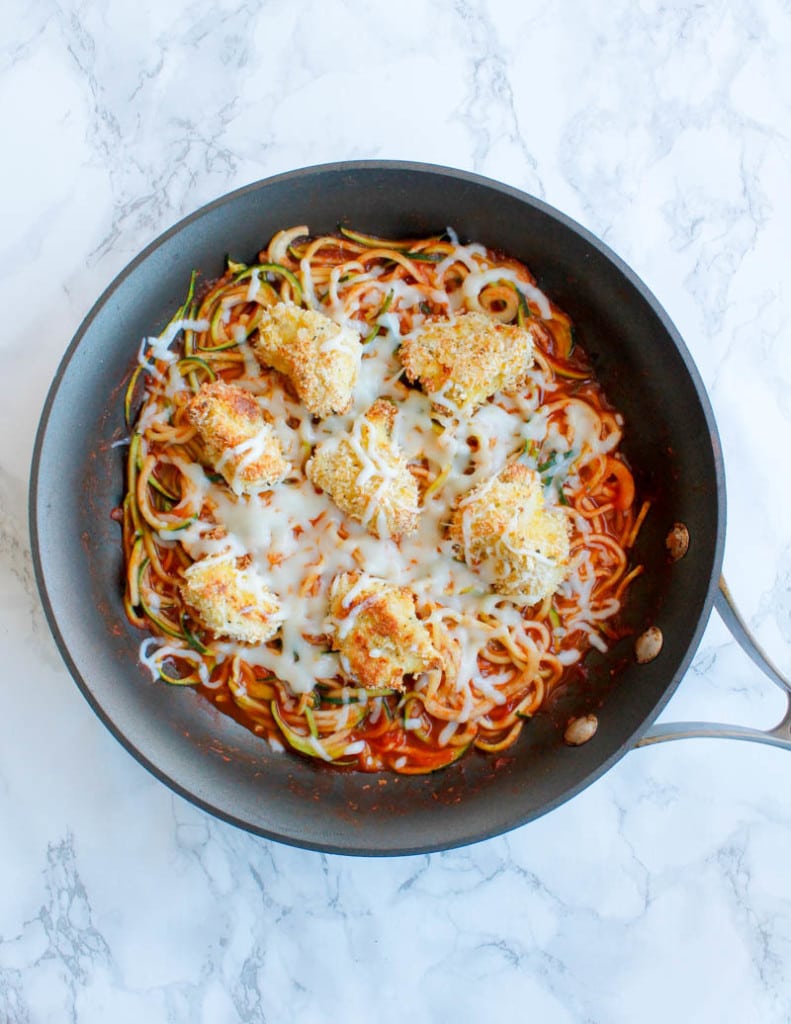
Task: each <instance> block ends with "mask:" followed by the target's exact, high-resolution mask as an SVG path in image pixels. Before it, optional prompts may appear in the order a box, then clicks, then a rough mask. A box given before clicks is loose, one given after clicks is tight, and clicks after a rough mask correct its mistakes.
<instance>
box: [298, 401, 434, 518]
mask: <svg viewBox="0 0 791 1024" xmlns="http://www.w3.org/2000/svg"><path fill="white" fill-rule="evenodd" d="M396 414H397V409H396V407H395V405H394V404H393V403H392V402H388V401H387V400H386V399H383V398H378V399H377V400H376V401H375V402H374V403H373V405H372V406H371V407H370V408H369V409H368V411H367V412H366V413H364V415H362V416H359V417H358V418H357V419H356V420H355V422H354V425H353V426H352V429H351V431H350V432H349V433H347V434H343V435H340V436H337V437H332V438H329V439H328V440H327V441H323V442H322V443H321V444H319V445H317V447H316V450H315V451H314V453H313V457H312V458H311V459H310V461H309V462H308V463H307V465H306V467H305V472H306V474H307V476H308V478H309V479H310V480H311V481H312V482H313V483H314V484H315V485H316V487H320V488H321V489H322V490H323V491H326V492H327V494H329V496H330V497H331V498H332V500H333V501H334V502H335V504H336V505H337V506H338V508H339V509H341V511H342V512H345V513H346V514H347V515H349V516H351V517H352V519H357V520H359V521H360V522H361V523H362V524H363V526H365V527H366V529H367V530H368V531H369V533H372V534H374V536H376V537H400V536H402V535H404V534H409V533H412V532H414V530H416V529H417V523H418V489H417V483H416V481H415V478H414V477H413V476H412V474H411V473H410V472H409V469H408V468H407V461H406V457H405V456H404V454H403V452H402V451H401V449H400V448H398V447H397V446H396V445H395V444H394V442H393V441H392V440H391V437H390V435H391V434H392V430H393V424H394V423H395V418H396Z"/></svg>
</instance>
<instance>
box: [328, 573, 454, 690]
mask: <svg viewBox="0 0 791 1024" xmlns="http://www.w3.org/2000/svg"><path fill="white" fill-rule="evenodd" d="M329 611H330V617H331V619H330V621H331V626H332V630H333V647H334V649H335V650H336V651H340V654H341V665H342V666H343V669H344V672H345V673H346V674H348V675H350V676H351V677H353V678H354V679H356V680H357V681H358V682H359V683H361V684H362V685H363V686H365V687H368V688H369V689H370V688H372V687H380V686H381V687H388V688H389V689H393V690H403V689H404V676H407V675H419V674H420V673H421V672H426V671H428V669H431V668H441V667H442V656H441V655H440V653H439V651H437V649H436V648H435V647H434V645H433V644H432V642H431V636H430V634H429V632H428V630H427V629H426V627H425V626H424V625H423V623H422V622H421V621H420V619H418V617H417V615H416V614H415V597H414V594H413V593H412V591H411V590H410V589H409V587H396V586H393V585H392V584H390V583H386V582H385V581H384V580H378V579H375V578H373V577H371V576H366V575H365V574H364V573H359V572H346V573H341V575H339V576H336V577H335V579H334V580H333V581H332V587H331V588H330V608H329Z"/></svg>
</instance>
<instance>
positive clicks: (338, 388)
mask: <svg viewBox="0 0 791 1024" xmlns="http://www.w3.org/2000/svg"><path fill="white" fill-rule="evenodd" d="M253 351H254V352H255V354H256V357H257V359H258V361H259V362H260V363H263V364H264V365H265V366H272V367H274V369H276V370H279V371H280V373H284V374H285V375H286V376H287V377H288V378H289V380H290V381H291V383H292V385H293V387H294V390H295V391H296V393H297V397H298V398H299V400H300V402H302V404H303V405H304V406H305V408H306V409H307V410H308V412H310V413H312V414H313V415H314V416H318V417H319V418H320V419H324V417H325V416H331V415H332V414H333V413H343V412H348V410H349V408H350V407H351V404H352V393H353V391H354V386H355V384H356V383H357V377H358V374H359V372H360V359H361V358H362V345H361V344H360V339H359V338H358V337H357V335H356V334H355V333H354V332H353V331H351V330H349V328H348V327H341V326H340V325H339V324H336V323H335V321H334V320H330V318H329V317H328V316H324V314H323V313H316V312H315V311H314V310H312V309H302V307H301V306H295V305H294V304H293V303H291V302H278V303H277V304H276V305H275V306H270V307H268V308H267V309H265V310H264V311H263V312H262V314H261V321H260V323H259V325H258V337H257V338H256V339H255V340H254V341H253Z"/></svg>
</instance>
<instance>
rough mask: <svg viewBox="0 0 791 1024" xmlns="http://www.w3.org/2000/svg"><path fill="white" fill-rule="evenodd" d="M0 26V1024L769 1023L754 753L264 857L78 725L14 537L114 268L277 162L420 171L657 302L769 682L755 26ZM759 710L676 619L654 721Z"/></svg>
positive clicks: (770, 395) (725, 749)
mask: <svg viewBox="0 0 791 1024" xmlns="http://www.w3.org/2000/svg"><path fill="white" fill-rule="evenodd" d="M3 26H4V32H3V33H2V38H1V39H0V109H1V110H2V111H3V141H4V146H3V152H4V158H3V165H2V171H1V172H0V175H1V177H0V181H1V182H2V186H3V187H2V189H1V190H0V225H2V234H1V235H0V261H2V273H0V308H2V309H3V310H5V312H6V317H5V318H4V328H3V331H2V334H0V349H2V354H3V360H4V362H3V373H2V375H0V410H2V412H0V416H1V417H2V419H1V420H0V423H1V424H2V437H3V441H4V443H3V445H2V446H1V447H0V610H1V611H2V615H0V631H1V633H2V637H3V650H4V653H5V658H4V666H5V670H4V672H3V679H2V687H3V694H2V696H3V700H2V705H1V707H2V712H1V713H0V868H1V869H2V872H1V873H0V1021H3V1022H6V1021H8V1022H9V1024H38V1022H49V1021H61V1020H62V1021H71V1022H75V1024H94V1022H96V1024H98V1022H101V1024H106V1022H120V1024H126V1022H130V1024H132V1022H134V1024H138V1022H139V1021H146V1022H147V1024H159V1022H162V1024H175V1022H181V1021H189V1022H190V1024H193V1022H207V1024H209V1022H225V1021H228V1022H248V1021H269V1022H275V1021H276V1022H278V1024H282V1022H288V1021H299V1022H300V1024H312V1022H314V1021H315V1022H318V1021H325V1020H327V1021H329V1020H338V1019H340V1018H341V1017H342V1018H343V1019H346V1020H349V1021H363V1020H368V1019H370V1018H371V1017H372V1016H375V1017H376V1018H377V1019H380V1020H382V1021H384V1022H389V1021H393V1022H395V1021H399V1022H400V1021H403V1020H404V1019H408V1020H410V1021H411V1022H413V1024H423V1022H429V1021H437V1020H442V1021H444V1020H454V1021H459V1022H465V1021H473V1020H480V1019H487V1020H488V1019H492V1018H503V1019H505V1018H508V1019H516V1020H535V1021H540V1022H542V1024H593V1022H595V1024H599V1022H606V1024H627V1022H628V1024H632V1022H634V1021H640V1022H641V1024H642V1022H645V1024H660V1022H661V1024H665V1022H666V1021H667V1020H678V1021H687V1020H690V1021H691V1020H694V1021H700V1022H716V1024H722V1022H739V1024H742V1022H746V1021H749V1022H752V1021H760V1022H762V1024H763V1022H766V1024H783V1022H787V1021H789V1020H791V968H790V967H789V964H791V880H790V876H789V871H788V864H789V863H791V797H789V793H791V758H789V757H788V756H787V755H784V754H783V753H782V752H779V751H775V750H768V749H763V748H759V747H755V746H752V745H747V744H736V743H716V742H709V741H689V742H687V743H684V744H672V745H667V746H664V747H656V748H651V749H646V750H642V751H639V752H635V753H632V754H630V755H628V756H627V757H626V758H625V759H624V760H623V761H622V762H620V763H619V764H618V765H617V766H616V767H615V768H614V769H613V770H612V771H611V772H610V773H608V775H607V776H605V777H604V778H603V779H602V780H600V781H599V782H598V783H597V784H596V785H594V786H593V787H591V788H590V789H589V790H587V791H586V792H585V793H583V794H582V795H581V796H580V797H578V798H576V799H575V800H574V801H572V802H571V803H569V804H567V805H565V806H564V807H562V808H560V809H559V810H558V811H556V812H554V813H552V814H551V815H549V816H547V817H546V818H543V819H541V820H540V821H538V822H535V823H534V824H532V825H530V826H527V827H526V828H523V829H520V830H517V831H516V832H514V833H511V834H510V835H508V836H504V837H500V838H498V839H493V840H490V841H489V842H486V843H482V844H479V845H477V846H474V847H471V848H468V849H464V850H458V851H453V852H448V853H445V854H437V855H433V856H427V857H415V858H402V859H394V860H384V861H376V860H354V859H348V858H341V857H325V856H320V855H317V854H311V853H307V852H304V851H299V850H293V849H289V848H286V847H281V846H277V845H276V844H272V843H268V842H265V841H263V840H259V839H257V838H254V837H251V836H249V835H246V834H244V833H241V832H238V831H236V830H235V829H233V828H231V827H230V826H227V825H224V824H222V823H220V822H218V821H215V820H213V819H211V818H209V817H208V816H206V815H205V814H204V813H202V812H201V811H198V810H196V809H195V808H193V807H192V806H190V805H188V804H186V803H185V802H184V801H182V800H181V799H180V798H178V797H175V796H174V795H172V794H171V793H170V792H169V791H167V790H166V789H165V788H164V787H162V786H161V785H160V784H159V783H158V782H156V781H155V780H154V779H153V778H152V777H150V776H149V775H148V774H147V773H146V772H145V771H144V770H143V769H142V768H141V767H139V766H138V765H137V764H136V762H134V761H133V760H132V759H131V758H130V757H129V756H128V755H127V754H126V753H125V751H123V750H122V749H121V748H120V747H119V746H118V745H117V744H116V743H115V741H114V740H113V739H112V738H111V736H110V735H109V734H108V733H107V732H106V731H105V730H104V728H103V727H102V726H101V724H100V723H99V721H98V720H97V719H96V718H95V717H94V715H93V713H92V712H91V710H90V709H89V707H88V706H87V704H86V703H85V702H84V700H83V698H82V697H81V696H80V694H79V692H78V691H77V689H76V687H75V686H74V685H73V684H72V682H71V680H70V678H69V676H68V673H67V671H66V669H65V667H64V666H63V664H62V662H61V660H60V658H59V656H58V654H57V651H56V649H55V646H54V643H53V641H52V640H51V638H50V636H49V632H48V630H47V627H46V623H45V620H44V617H43V613H42V611H41V608H40V605H39V601H38V597H37V595H36V593H35V585H34V581H33V575H32V568H31V560H30V545H29V540H28V535H27V526H26V490H27V481H28V473H29V461H30V456H31V451H32V446H33V439H34V435H35V430H36V425H37V421H38V417H39V413H40V410H41V406H42V404H43V401H44V397H45V395H46V391H47V388H48V386H49V383H50V380H51V379H52V377H53V375H54V374H55V372H56V369H57V365H58V362H59V360H60V358H61V356H62V354H63V352H64V350H65V348H66V346H67V344H68V342H69V340H70V338H71V337H72V335H73V333H74V332H75V330H76V329H77V327H78V325H79V323H80V321H81V320H82V319H83V317H84V316H85V315H86V313H87V312H88V310H89V308H90V306H91V304H92V303H93V302H94V301H95V299H96V298H97V297H98V296H99V294H100V293H101V292H102V290H103V289H104V288H105V287H106V286H107V284H108V283H109V282H110V281H111V280H112V278H113V277H114V275H115V274H116V273H117V272H118V271H119V270H120V269H121V268H122V267H123V266H124V265H125V264H126V263H127V262H128V261H129V259H131V258H132V257H133V256H134V255H135V254H136V253H137V252H138V251H139V250H140V249H141V248H143V247H144V246H145V245H146V244H148V243H149V242H150V241H151V240H152V239H153V238H154V237H156V236H157V235H158V234H159V233H160V232H162V231H163V230H165V229H166V228H168V227H169V226H171V225H172V224H173V223H174V222H175V221H176V220H178V219H179V218H180V217H181V216H183V215H184V214H186V213H188V212H190V211H192V210H194V209H196V208H197V207H199V206H200V205H202V204H203V203H204V202H207V201H209V200H211V199H214V198H216V197H217V196H219V195H221V194H223V193H225V192H227V191H228V190H230V189H232V188H235V187H238V186H241V185H244V184H246V183H248V182H250V181H254V180H256V179H258V178H261V177H265V176H267V175H269V174H273V173H277V172H280V171H283V170H287V169H290V168H293V167H299V166H304V165H306V164H312V163H318V162H322V161H326V160H338V159H354V158H376V157H391V158H401V159H413V160H423V161H427V162H435V163H442V164H448V165H452V166H457V167H461V168H465V169H469V170H474V171H478V172H480V173H483V174H487V175H490V176H492V177H494V178H497V179H499V180H502V181H505V182H507V183H509V184H512V185H514V186H517V187H519V188H522V189H524V190H526V191H528V192H531V193H533V194H535V195H538V196H540V197H541V198H543V199H545V200H546V201H548V202H550V203H552V204H553V205H555V206H557V207H559V208H560V209H562V210H563V211H564V212H566V213H568V214H570V215H571V216H572V217H574V218H576V219H577V220H579V221H580V222H581V223H583V224H584V225H585V226H586V227H588V228H590V229H591V230H592V231H594V232H595V233H596V234H597V235H599V236H600V237H602V238H604V239H605V240H606V241H607V242H608V244H609V245H611V246H612V247H613V248H614V249H615V250H616V252H617V253H618V254H619V255H621V256H622V257H623V258H624V259H625V260H626V261H627V262H628V263H630V264H631V265H632V266H633V267H634V268H635V269H636V270H637V272H638V273H639V274H640V275H641V276H642V277H643V278H644V280H645V281H646V282H647V284H648V285H649V287H650V288H651V289H652V290H653V291H654V292H655V294H656V295H657V296H658V297H659V299H660V301H662V302H663V304H664V305H665V306H666V308H667V310H668V312H669V313H670V315H671V317H672V318H673V320H674V321H675V322H676V324H677V326H678V327H679V330H680V331H681V333H682V335H683V336H684V338H685V340H686V342H687V344H688V346H689V348H690V350H691V352H692V354H693V356H694V358H695V360H696V362H697V365H698V367H699V368H700V371H701V374H702V376H703V379H704V381H705V384H706V386H707V388H708V390H709V393H710V395H711V398H712V402H713V405H714V409H715V413H716V416H717V419H718V422H719V426H720V431H721V435H722V442H723V450H724V456H725V462H726V469H727V476H728V498H729V524H728V539H727V547H726V559H725V568H726V573H727V576H728V578H729V582H730V584H731V588H732V590H733V592H734V594H735V596H736V598H737V600H738V602H739V604H740V607H741V608H742V610H743V612H744V614H745V617H746V618H747V619H748V621H749V623H750V625H751V627H752V628H753V629H754V630H755V631H756V634H757V635H758V637H759V639H760V640H761V642H762V644H763V645H764V646H765V647H766V649H767V650H768V651H769V652H770V653H771V655H772V657H773V658H774V660H775V661H776V662H777V663H778V665H779V666H780V668H781V669H783V670H784V671H786V672H788V671H789V670H791V520H790V519H789V515H788V509H789V507H790V506H791V481H790V474H789V454H788V452H789V438H790V437H791V399H790V398H789V396H790V395H791V335H790V334H789V327H788V324H789V320H791V293H790V292H789V285H788V282H787V264H788V252H789V244H788V239H789V238H790V237H791V190H790V189H789V187H788V182H789V174H790V172H791V71H790V70H789V68H790V65H789V61H788V54H789V53H791V8H789V5H788V3H784V2H782V0H730V2H725V0H715V2H712V3H705V4H704V3H691V2H689V3H688V2H680V0H679V2H671V3H664V2H663V3H659V2H657V0H638V2H632V0H614V2H613V3H609V4H604V3H588V2H583V0H569V2H564V3H558V4H550V3H539V2H535V0H527V2H526V3H517V2H515V0H457V2H450V0H438V2H429V0H402V2H400V3H399V4H398V5H392V4H389V5H384V4H371V3H364V2H362V0H345V2H338V3H319V2H317V0H306V2H299V3H296V4H291V5H283V4H280V3H275V2H270V0H248V2H239V0H192V2H187V0H162V2H160V3H154V2H153V0H139V2H138V3H136V4H134V5H131V4H125V3H123V2H121V0H106V2H105V3H103V4H88V3H85V2H81V0H63V2H56V0H34V2H31V3H23V2H22V0H10V2H9V3H8V4H6V6H5V8H4V18H3ZM781 713H782V700H781V699H780V695H779V694H777V693H775V692H774V690H773V688H772V687H771V686H770V685H769V684H767V683H764V682H763V681H762V680H761V678H760V675H759V673H758V672H757V670H756V669H755V668H754V667H753V666H752V664H751V663H750V662H749V661H748V660H747V658H746V657H745V655H744V654H743V653H742V652H741V651H740V650H739V648H738V647H737V645H736V644H735V643H734V642H733V640H732V639H731V638H730V637H729V635H728V634H727V632H726V631H725V630H724V628H723V627H722V625H721V624H720V623H719V622H718V621H716V620H712V622H711V623H710V625H709V627H708V629H707V631H706V634H705V636H704V639H703V643H702V645H701V647H700V650H699V651H698V653H697V655H696V657H695V660H694V662H693V665H692V668H691V669H690V671H689V673H688V674H687V678H686V679H685V680H684V683H683V684H682V686H681V688H680V690H679V691H678V693H677V695H676V696H675V697H674V699H673V701H672V702H671V705H670V707H669V708H668V710H667V713H666V715H665V716H664V717H665V718H666V719H668V720H671V719H680V718H685V717H688V718H710V719H724V720H732V721H738V722H741V723H745V724H757V725H762V726H766V725H771V724H772V723H773V722H774V720H775V719H776V718H778V717H779V715H780V714H781Z"/></svg>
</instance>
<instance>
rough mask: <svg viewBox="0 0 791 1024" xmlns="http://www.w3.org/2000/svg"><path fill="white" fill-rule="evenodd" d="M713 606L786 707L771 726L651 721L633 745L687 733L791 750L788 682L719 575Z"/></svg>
mask: <svg viewBox="0 0 791 1024" xmlns="http://www.w3.org/2000/svg"><path fill="white" fill-rule="evenodd" d="M714 607H715V608H716V609H717V611H718V612H719V615H720V618H721V619H722V621H723V622H724V623H725V625H726V626H727V627H728V629H729V630H730V632H731V635H732V636H733V638H734V640H736V642H737V643H738V644H739V645H740V647H741V648H742V649H743V650H744V651H746V652H747V654H748V655H749V656H750V658H752V660H753V661H754V662H755V664H756V665H757V666H758V667H759V668H760V669H761V671H762V672H763V673H764V674H765V675H766V676H768V677H769V679H771V680H772V682H773V683H774V684H775V686H779V687H780V689H781V690H782V691H783V693H785V695H786V700H787V704H786V711H785V714H784V715H783V718H782V720H781V721H780V722H778V724H777V725H776V726H775V727H774V729H766V730H764V729H750V728H748V727H746V726H743V725H725V724H720V723H719V722H668V723H667V725H652V726H651V728H650V729H648V731H647V732H646V733H645V734H644V735H643V737H642V738H641V739H640V740H638V742H637V743H636V744H635V746H638V747H647V746H650V745H651V744H653V743H664V742H665V741H666V740H680V739H686V738H688V737H693V738H701V737H712V738H715V739H730V740H752V741H753V742H755V743H768V744H769V745H770V746H773V747H782V748H784V749H785V750H791V682H789V680H788V679H786V677H785V676H784V675H783V674H782V672H780V670H779V669H778V668H777V666H776V665H774V664H773V663H772V662H771V661H770V659H769V658H768V657H767V656H766V654H765V653H764V651H763V650H762V649H761V646H760V644H758V642H757V641H756V640H755V638H754V637H753V635H752V634H751V633H750V630H749V629H748V627H747V624H746V623H745V621H744V619H743V618H742V617H741V615H740V614H739V611H738V609H737V608H736V605H735V604H734V603H733V598H732V597H731V592H730V590H729V589H728V585H727V583H726V582H725V580H724V579H723V578H722V577H720V586H719V590H718V591H717V595H716V597H715V599H714Z"/></svg>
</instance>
